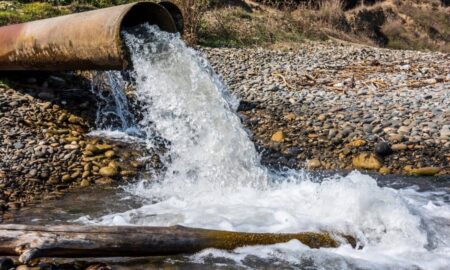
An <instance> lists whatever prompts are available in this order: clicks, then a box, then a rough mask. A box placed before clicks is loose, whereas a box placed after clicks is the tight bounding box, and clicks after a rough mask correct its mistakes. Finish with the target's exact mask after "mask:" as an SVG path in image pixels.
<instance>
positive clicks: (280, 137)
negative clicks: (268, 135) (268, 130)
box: [272, 130, 286, 142]
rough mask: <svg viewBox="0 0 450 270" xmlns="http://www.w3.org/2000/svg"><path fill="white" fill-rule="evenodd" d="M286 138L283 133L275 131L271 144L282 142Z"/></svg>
mask: <svg viewBox="0 0 450 270" xmlns="http://www.w3.org/2000/svg"><path fill="white" fill-rule="evenodd" d="M285 138H286V135H285V134H284V132H283V131H281V130H280V131H277V132H275V133H274V134H273V135H272V141H273V142H284V140H285Z"/></svg>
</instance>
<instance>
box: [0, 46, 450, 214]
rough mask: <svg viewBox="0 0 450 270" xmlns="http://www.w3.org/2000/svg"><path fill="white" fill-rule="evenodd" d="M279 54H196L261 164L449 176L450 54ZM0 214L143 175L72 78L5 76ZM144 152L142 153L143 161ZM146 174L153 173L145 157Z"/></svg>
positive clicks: (134, 150)
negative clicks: (215, 78)
mask: <svg viewBox="0 0 450 270" xmlns="http://www.w3.org/2000/svg"><path fill="white" fill-rule="evenodd" d="M297 46H298V47H296V48H295V49H292V50H286V51H275V50H263V49H224V48H222V49H210V48H201V50H203V52H205V53H206V54H207V55H208V58H209V60H210V61H211V63H212V65H213V67H214V69H215V70H216V72H217V73H219V74H222V75H223V78H224V80H225V82H226V84H227V85H228V86H229V88H230V90H231V92H232V93H233V94H234V95H236V96H237V97H239V98H240V99H242V102H241V105H240V108H239V114H240V116H241V119H242V121H243V123H244V124H245V126H246V127H247V128H248V129H249V130H250V131H251V133H252V140H253V141H254V142H255V144H256V146H257V148H258V150H259V151H260V152H261V153H262V160H263V163H264V164H266V165H269V166H271V167H288V168H307V169H309V170H344V171H350V170H353V169H360V170H370V171H373V172H376V173H380V174H402V175H411V174H412V175H444V176H445V175H448V174H449V173H450V170H449V159H450V154H449V150H450V128H449V125H450V111H449V103H450V95H449V94H448V92H449V90H450V67H449V65H448V63H449V62H450V56H449V55H448V54H442V53H431V52H415V51H393V50H385V49H378V48H372V47H363V46H354V45H343V44H339V43H335V42H324V43H319V42H307V43H302V44H299V45H297ZM5 77H6V78H7V81H8V85H5V84H3V85H1V86H0V104H1V106H0V125H1V130H2V134H1V136H0V141H1V143H0V154H1V159H0V187H1V192H0V209H1V210H7V209H10V210H11V209H17V208H20V207H22V206H23V205H27V204H30V203H34V202H39V201H42V200H48V199H55V198H59V197H61V196H62V195H63V194H64V193H65V191H67V190H70V189H73V188H79V187H87V186H94V187H95V188H98V187H111V186H117V185H120V184H123V183H126V182H127V181H130V180H133V179H135V176H136V175H137V174H140V173H143V172H146V171H147V170H145V169H144V168H143V167H142V166H143V164H142V162H139V158H140V157H142V155H143V153H142V151H143V150H142V149H140V148H139V144H134V145H124V144H121V143H119V142H117V141H114V140H109V139H105V138H102V137H96V136H90V135H88V134H89V132H90V131H92V130H93V128H94V127H95V125H96V110H97V105H98V97H96V96H95V95H94V94H93V93H92V92H91V91H90V90H89V89H90V88H91V86H90V83H89V81H88V80H87V79H86V77H83V76H81V75H79V74H20V76H17V75H14V76H12V75H8V76H5ZM146 155H147V154H146ZM152 164H153V165H151V166H150V167H154V166H159V165H158V164H159V163H158V161H157V157H156V155H154V159H153V161H152Z"/></svg>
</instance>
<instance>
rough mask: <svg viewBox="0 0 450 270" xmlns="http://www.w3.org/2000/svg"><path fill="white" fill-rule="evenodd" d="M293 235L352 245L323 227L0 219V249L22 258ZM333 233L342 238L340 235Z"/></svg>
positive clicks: (174, 248) (195, 247) (187, 249)
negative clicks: (284, 230) (273, 229)
mask: <svg viewBox="0 0 450 270" xmlns="http://www.w3.org/2000/svg"><path fill="white" fill-rule="evenodd" d="M292 239H297V240H299V241H300V242H302V243H303V244H305V245H307V246H309V247H311V248H321V247H337V246H339V244H340V243H341V241H342V240H344V241H347V242H348V243H350V244H351V245H352V246H353V247H355V246H356V240H355V238H353V237H351V236H335V235H332V234H330V233H327V232H303V233H295V234H273V233H244V232H229V231H218V230H206V229H197V228H187V227H183V226H173V227H135V226H115V227H112V226H111V227H109V226H77V225H64V226H29V225H16V224H10V225H0V255H15V256H20V260H21V261H22V262H24V263H26V262H28V261H29V260H31V259H33V258H38V257H61V258H86V257H139V256H162V255H177V254H190V253H195V252H198V251H200V250H203V249H205V248H218V249H226V250H232V249H235V248H237V247H242V246H249V245H269V244H276V243H281V242H287V241H289V240H292ZM336 239H341V240H340V241H338V240H336Z"/></svg>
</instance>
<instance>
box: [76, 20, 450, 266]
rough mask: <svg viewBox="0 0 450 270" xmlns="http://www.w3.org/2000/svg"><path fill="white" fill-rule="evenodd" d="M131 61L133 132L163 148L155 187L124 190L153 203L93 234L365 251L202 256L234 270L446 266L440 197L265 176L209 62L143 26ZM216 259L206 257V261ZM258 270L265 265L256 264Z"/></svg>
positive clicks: (292, 175) (274, 250)
mask: <svg viewBox="0 0 450 270" xmlns="http://www.w3.org/2000/svg"><path fill="white" fill-rule="evenodd" d="M124 35H125V39H126V43H127V46H128V47H129V49H130V51H131V52H132V54H131V55H132V61H133V66H134V72H133V74H132V76H133V77H134V80H135V83H136V92H135V97H136V99H137V101H138V103H139V106H140V110H141V111H140V113H141V114H142V119H141V120H139V121H138V123H136V126H137V128H138V129H139V130H142V132H143V133H144V134H145V136H144V137H145V140H146V142H147V146H148V147H152V145H153V140H154V138H155V137H162V138H164V139H165V140H167V141H168V142H169V143H168V144H167V148H168V151H167V153H166V154H164V156H162V160H163V162H164V163H165V165H166V167H167V170H166V171H164V172H163V173H161V175H159V176H158V178H157V179H152V180H151V181H145V180H143V181H142V182H140V183H139V184H137V185H132V186H129V187H127V190H128V191H129V192H130V193H131V194H132V195H133V196H140V197H142V198H147V199H148V201H149V203H147V204H144V205H143V206H142V207H140V208H137V209H134V210H130V211H127V212H123V213H114V214H110V215H106V216H103V217H101V218H99V219H95V220H90V219H83V220H84V221H85V222H94V223H101V224H111V225H112V224H114V225H124V224H134V225H160V226H168V225H174V224H181V225H186V226H193V227H204V228H215V229H224V230H239V231H254V232H298V231H303V230H327V231H336V232H341V233H347V234H353V235H356V236H358V237H359V239H360V241H362V242H363V244H364V245H365V248H364V249H363V250H361V251H359V250H354V249H352V248H350V247H348V246H342V247H340V248H337V249H324V250H315V251H313V250H309V249H308V248H306V247H305V246H303V245H301V244H299V243H298V242H295V241H294V242H292V241H291V242H289V243H286V244H279V245H274V246H270V247H248V248H243V249H238V250H236V251H235V252H223V251H215V250H208V251H205V252H202V253H200V254H198V255H196V256H194V257H192V258H191V259H193V260H195V261H197V262H205V261H206V260H207V258H210V257H211V256H212V257H214V258H215V257H221V258H223V257H225V258H227V259H230V260H233V261H235V262H236V263H237V264H238V265H239V266H245V267H256V268H258V266H257V265H252V264H250V265H249V264H247V263H246V258H247V257H248V256H250V257H251V256H253V257H254V256H257V257H258V258H259V259H260V260H262V262H264V263H272V264H273V265H274V266H276V265H280V263H287V265H289V266H292V267H294V268H295V267H299V268H301V267H306V266H311V267H312V266H314V267H317V268H320V269H412V268H413V269H414V268H418V267H421V268H424V269H445V267H446V266H448V265H450V255H449V251H450V205H449V204H448V202H445V200H444V201H443V199H442V198H443V197H442V196H441V195H442V194H439V192H434V193H433V192H430V193H420V192H417V191H415V190H413V189H402V190H394V189H391V188H381V187H379V186H378V185H377V182H376V181H375V180H374V179H373V178H371V177H370V176H367V175H363V174H361V173H358V172H354V173H351V174H349V175H347V176H345V177H342V176H333V177H329V178H313V177H311V176H310V175H308V174H306V173H304V172H302V171H288V172H285V173H283V174H282V173H271V172H269V170H267V169H266V168H264V167H263V166H262V165H261V164H260V158H259V155H258V153H257V152H256V150H255V147H254V145H253V143H252V142H251V140H250V139H249V136H248V134H247V132H246V130H245V129H244V128H243V127H242V125H241V123H240V120H239V118H238V116H237V115H236V114H235V108H236V107H237V101H236V100H235V99H234V98H233V97H232V96H231V95H230V94H229V93H228V91H227V89H226V87H225V86H224V85H223V83H222V82H221V81H220V79H219V78H218V77H217V76H216V75H215V73H214V72H213V70H212V69H211V67H210V66H209V64H208V62H207V61H206V60H205V59H204V58H203V57H201V56H200V55H199V53H198V52H196V51H195V50H193V49H191V48H188V47H187V46H186V45H185V44H184V43H183V42H182V41H181V39H180V38H179V37H178V36H177V35H173V34H168V33H164V32H161V31H159V30H157V29H156V28H155V27H151V26H142V27H138V28H135V29H133V30H130V31H129V32H127V33H125V34H124ZM211 254H212V255H211ZM263 266H264V264H263Z"/></svg>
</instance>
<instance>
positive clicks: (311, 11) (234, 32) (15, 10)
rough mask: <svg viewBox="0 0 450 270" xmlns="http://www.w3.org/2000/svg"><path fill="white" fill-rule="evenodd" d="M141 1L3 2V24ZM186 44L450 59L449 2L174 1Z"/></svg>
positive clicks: (0, 11)
mask: <svg viewBox="0 0 450 270" xmlns="http://www.w3.org/2000/svg"><path fill="white" fill-rule="evenodd" d="M134 1H136V0H94V1H87V0H78V1H74V0H62V1H52V0H48V1H0V25H2V24H10V23H17V22H22V21H28V20H34V19H40V18H46V17H51V16H57V15H62V14H66V13H70V12H79V11H83V10H88V9H92V8H99V7H106V6H110V5H116V4H123V3H128V2H134ZM173 1H174V2H175V3H176V4H178V5H179V7H180V8H181V10H182V12H183V14H184V19H185V33H184V38H185V40H187V41H188V42H189V43H190V44H201V45H206V46H233V47H235V46H238V47H242V46H272V45H274V44H279V43H283V44H284V43H293V42H294V43H295V42H299V41H302V40H304V39H320V40H323V39H327V38H333V39H340V40H344V41H349V42H354V43H363V44H368V45H374V46H382V47H389V48H395V49H415V50H439V51H444V52H450V7H449V6H448V0H423V1H419V0H384V1H383V0H321V1H311V0H287V1H279V0H253V1H251V0H226V1H223V0H173Z"/></svg>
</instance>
